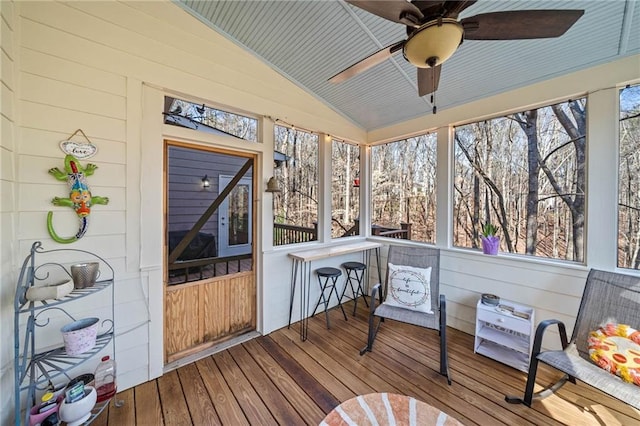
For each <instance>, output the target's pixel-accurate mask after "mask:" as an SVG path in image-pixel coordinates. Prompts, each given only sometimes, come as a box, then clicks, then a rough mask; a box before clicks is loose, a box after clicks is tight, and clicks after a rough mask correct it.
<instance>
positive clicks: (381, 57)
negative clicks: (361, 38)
mask: <svg viewBox="0 0 640 426" xmlns="http://www.w3.org/2000/svg"><path fill="white" fill-rule="evenodd" d="M404 42H405V40H402V41H399V42H397V43H394V44H392V45H390V46H387V47H385V48H382V49H380V50H378V51H377V52H376V53H374V54H372V55H369V56H367V57H366V58H364V59H363V60H361V61H360V62H356V63H355V64H353V65H351V66H350V67H349V68H346V69H344V70H342V71H340V72H339V73H338V74H336V75H334V76H333V77H331V78H330V79H329V81H330V82H331V83H342V82H343V81H345V80H348V79H350V78H351V77H354V76H356V75H358V74H360V73H362V72H364V71H366V70H368V69H369V68H372V67H374V66H376V65H378V64H379V63H381V62H383V61H385V60H386V59H388V58H389V57H390V56H391V55H393V54H394V53H395V52H397V51H398V50H401V49H402V46H404Z"/></svg>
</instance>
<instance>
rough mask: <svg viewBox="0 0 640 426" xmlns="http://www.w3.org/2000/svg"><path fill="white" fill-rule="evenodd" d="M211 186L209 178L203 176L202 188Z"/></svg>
mask: <svg viewBox="0 0 640 426" xmlns="http://www.w3.org/2000/svg"><path fill="white" fill-rule="evenodd" d="M210 186H211V181H210V180H209V176H207V175H204V177H203V178H202V187H203V188H205V189H207V188H209V187H210Z"/></svg>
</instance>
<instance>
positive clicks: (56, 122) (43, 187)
mask: <svg viewBox="0 0 640 426" xmlns="http://www.w3.org/2000/svg"><path fill="white" fill-rule="evenodd" d="M1 4H2V9H1V10H0V13H1V14H2V20H1V35H2V56H1V58H0V59H1V61H2V86H1V88H2V92H1V94H2V99H1V101H2V115H1V117H0V118H1V119H2V142H1V143H2V144H1V145H0V149H1V151H0V153H1V154H2V155H1V157H0V159H1V161H2V172H1V182H0V183H1V185H2V187H1V189H2V193H1V194H0V195H1V201H2V208H1V221H2V231H1V232H2V238H1V239H0V240H1V242H0V244H2V258H1V261H2V263H1V264H2V287H1V289H2V321H1V324H2V329H1V336H0V337H1V338H2V344H1V346H0V347H1V351H0V365H1V367H2V376H1V380H2V383H1V391H2V398H0V400H2V403H1V404H2V406H1V407H0V412H2V419H1V420H2V421H1V422H0V423H3V424H4V423H6V422H7V421H9V419H10V418H11V417H12V412H13V405H12V403H11V396H12V394H13V373H12V364H13V349H12V348H13V344H12V342H13V327H12V326H11V324H12V323H13V321H12V319H13V315H12V312H13V307H12V302H13V294H14V289H15V278H16V276H17V273H18V268H19V263H20V262H21V260H22V258H23V257H24V256H25V255H26V254H27V253H28V251H29V248H30V246H31V244H32V243H33V242H34V241H42V242H43V245H44V247H45V248H46V249H54V248H60V247H65V246H61V245H59V244H57V243H55V242H54V241H53V240H52V239H51V238H50V237H49V235H48V232H47V230H46V215H47V212H48V211H49V210H51V211H54V217H53V219H54V227H55V229H56V231H57V232H58V234H60V235H61V236H70V235H73V234H75V232H76V231H77V228H78V219H77V216H76V215H75V212H73V211H72V210H71V209H70V208H65V207H56V206H53V205H52V204H51V202H50V201H51V198H53V197H54V196H58V197H66V196H67V194H68V188H67V186H66V184H65V183H64V182H59V181H56V180H55V179H54V178H53V177H51V176H50V175H49V174H48V173H47V170H48V169H50V168H52V167H59V168H62V167H63V165H64V163H63V157H64V154H63V153H62V152H61V151H60V149H59V147H58V144H59V142H60V141H62V140H65V139H67V138H68V137H69V136H70V135H71V134H72V133H73V132H74V131H75V130H76V129H82V130H83V131H84V132H85V134H86V135H87V136H88V137H89V138H90V139H91V141H92V142H93V143H94V144H95V145H96V146H97V147H98V153H97V155H96V156H95V157H93V158H91V159H90V160H88V161H81V164H83V165H85V164H86V163H87V162H92V163H95V164H97V165H98V169H97V170H96V172H95V174H94V175H93V176H90V177H89V178H88V183H89V186H90V187H91V190H92V192H93V194H94V195H100V196H107V197H109V200H110V201H109V204H108V205H104V206H103V205H97V206H94V208H92V213H91V216H90V225H89V230H88V232H87V234H86V235H85V236H84V237H83V238H82V239H81V240H79V241H77V242H75V243H73V244H72V245H71V246H66V247H71V248H76V249H82V250H89V251H93V252H95V253H97V254H98V255H100V256H102V257H104V258H105V259H106V260H107V261H109V262H110V263H111V264H112V265H113V266H114V269H115V292H116V305H115V312H116V335H117V341H116V359H117V361H118V365H119V374H118V376H119V377H118V379H119V388H120V389H121V390H123V389H126V388H127V387H130V386H133V385H135V384H137V383H140V382H143V381H146V380H148V379H149V378H152V377H156V376H158V375H160V374H162V366H163V355H162V354H163V349H162V345H163V341H162V330H163V328H162V327H163V325H162V323H163V313H162V297H163V287H162V270H161V267H162V263H163V260H162V253H163V249H162V241H163V237H162V235H163V231H164V229H163V208H162V199H163V193H164V187H163V182H162V165H163V161H162V155H163V154H162V152H163V151H162V150H163V143H164V139H165V138H172V139H174V140H179V141H183V142H184V141H190V142H198V143H206V144H209V145H214V144H215V145H219V146H225V145H226V146H227V148H238V145H237V144H236V143H235V139H234V140H233V141H231V140H226V139H224V138H223V142H217V141H216V142H212V140H211V139H208V138H207V137H202V138H201V137H200V135H196V134H195V132H193V131H190V130H185V129H177V128H175V129H169V130H166V129H167V128H168V127H170V126H164V125H162V124H161V123H162V115H161V113H162V106H163V102H162V99H163V97H164V95H165V94H167V93H169V94H170V95H177V94H179V95H180V96H181V97H183V98H186V99H194V100H199V101H203V102H206V103H207V105H212V106H223V107H224V106H225V105H229V106H232V107H233V108H234V109H236V110H240V111H250V112H251V113H253V114H256V115H258V116H260V115H261V114H264V115H267V114H268V115H271V116H274V117H279V118H281V119H285V120H287V121H290V122H294V123H296V124H297V125H299V126H307V127H315V126H321V127H322V128H324V129H327V130H328V131H331V132H332V133H333V134H336V135H342V136H343V137H346V138H349V139H352V140H363V139H364V137H365V133H364V132H363V131H362V130H361V129H358V128H357V127H355V126H354V125H353V124H351V123H350V122H349V121H348V120H346V119H344V118H343V117H340V116H338V115H337V114H335V113H334V112H333V111H332V110H330V109H329V108H328V107H326V106H325V105H324V104H321V103H320V102H318V101H316V100H315V99H314V98H312V97H311V96H310V95H308V94H307V93H305V92H303V91H302V90H300V89H299V88H297V87H295V86H293V85H292V84H291V83H290V82H289V81H288V80H286V79H285V78H283V77H282V76H280V75H277V74H276V73H275V72H274V71H273V70H271V69H270V68H269V67H268V66H266V65H264V64H261V63H260V62H259V61H258V60H256V59H255V58H252V57H251V56H250V55H249V54H247V53H246V52H244V51H242V50H241V49H239V48H238V47H237V46H235V45H234V44H232V43H230V42H229V41H227V40H225V39H224V38H223V37H221V36H218V35H216V34H215V33H213V32H211V30H210V29H209V28H207V27H205V26H204V25H203V24H201V23H200V22H198V21H197V20H195V19H194V18H193V17H191V16H189V15H188V14H187V13H185V12H184V11H183V10H181V9H180V8H179V7H177V6H175V5H173V4H172V3H171V2H169V1H162V2H142V3H121V2H86V3H82V2H77V3H74V2H71V3H60V2H54V1H41V2H21V3H18V4H16V5H14V3H12V2H7V1H3V2H1ZM17 27H19V29H20V31H19V35H20V37H19V43H17V42H16V40H17V37H16V36H15V34H14V29H15V28H17ZM16 58H18V59H19V60H18V59H16ZM18 88H20V90H18ZM151 88H153V89H151ZM145 90H152V91H154V90H155V91H157V92H155V93H157V94H158V96H157V97H156V96H153V97H152V98H151V102H152V103H151V104H147V103H145V102H147V101H148V99H145V97H144V93H145ZM147 117H148V118H149V120H150V121H151V122H154V123H155V124H151V126H147V125H146V124H145V119H146V118H147ZM14 123H15V124H14ZM14 126H15V130H14ZM149 128H151V129H152V131H151V132H149V131H148V129H149ZM156 130H159V132H157V133H156ZM165 130H166V131H165ZM13 135H16V137H15V138H14V137H13ZM269 137H270V138H272V137H273V136H272V134H271V135H270V136H269ZM231 139H233V138H231ZM74 140H77V141H80V140H82V137H81V136H76V137H75V138H74ZM203 141H204V142H203ZM272 146H273V143H272V141H267V143H258V144H256V143H253V146H252V147H251V148H249V147H248V145H247V146H242V147H239V148H238V149H241V150H243V151H245V152H253V153H257V154H259V155H260V158H264V159H265V160H264V162H265V163H266V164H267V167H265V168H264V169H265V170H267V169H268V172H269V173H270V172H271V170H270V163H272V155H273V154H272ZM265 148H269V150H268V151H264V150H265ZM264 152H268V154H264V155H263V153H264ZM147 161H151V162H152V164H151V165H149V164H148V163H147ZM262 172H263V166H262V165H261V164H257V165H256V168H255V171H254V173H262ZM145 173H146V174H145ZM262 180H263V178H262V177H261V179H259V181H262ZM258 191H259V192H260V193H262V188H259V189H258ZM14 194H15V195H14ZM261 198H262V194H261V195H260V197H258V200H257V201H256V203H257V204H256V207H257V208H256V213H255V214H258V215H261V214H262V208H261V206H260V202H261ZM143 199H144V200H145V201H150V202H149V203H145V202H143V201H142V200H143ZM258 240H259V241H262V236H260V238H258ZM69 309H70V310H71V313H72V314H73V315H80V316H81V315H88V314H90V313H94V314H99V315H101V316H103V315H106V314H107V312H108V309H109V301H108V300H107V299H105V298H100V297H98V298H96V299H95V300H93V301H91V302H90V303H88V304H85V305H82V306H75V304H74V305H69ZM61 321H62V320H61ZM259 323H261V321H260V320H259ZM52 339H54V340H55V336H53V337H52ZM93 367H95V365H93V364H92V363H87V364H85V365H84V366H83V367H82V368H83V369H86V370H91V369H92V368H93ZM5 394H6V396H5Z"/></svg>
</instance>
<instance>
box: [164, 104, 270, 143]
mask: <svg viewBox="0 0 640 426" xmlns="http://www.w3.org/2000/svg"><path fill="white" fill-rule="evenodd" d="M164 105H165V110H164V122H165V124H171V125H174V126H180V127H186V128H189V129H193V130H198V131H201V132H207V133H217V134H227V135H231V136H235V137H238V138H240V139H245V140H248V141H251V142H257V141H258V120H257V119H256V118H253V117H247V116H244V115H240V114H236V113H233V112H229V111H223V110H220V109H216V108H211V107H208V106H206V105H204V104H201V105H200V104H194V103H193V102H189V101H185V100H182V99H176V98H172V97H169V96H165V102H164Z"/></svg>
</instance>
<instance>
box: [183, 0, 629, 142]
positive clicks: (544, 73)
mask: <svg viewBox="0 0 640 426" xmlns="http://www.w3.org/2000/svg"><path fill="white" fill-rule="evenodd" d="M178 4H180V5H181V6H182V7H183V8H184V9H185V10H187V11H188V12H189V13H191V14H193V15H195V16H196V17H198V18H199V19H201V20H202V21H203V22H205V23H207V24H208V25H210V26H211V27H212V28H214V29H215V30H216V31H218V32H220V33H222V34H223V35H225V36H227V37H228V38H229V39H231V40H233V41H234V42H236V43H237V44H239V45H241V46H243V47H244V48H245V49H247V50H248V51H250V52H252V53H253V54H254V55H256V56H257V57H259V58H260V59H262V60H263V61H264V62H266V63H268V64H269V65H270V66H271V67H272V68H274V69H275V70H277V71H278V72H280V73H281V74H282V75H284V76H286V77H287V78H288V79H289V80H291V81H292V82H294V83H295V84H297V85H298V86H300V87H302V88H304V89H305V90H307V91H308V92H309V93H312V94H313V95H314V96H316V97H317V98H318V99H320V100H322V101H323V102H324V103H326V104H327V105H329V106H331V107H332V108H333V109H334V110H336V111H337V112H339V113H340V114H342V115H344V116H345V117H348V118H349V119H351V120H352V121H353V122H354V123H356V124H357V125H359V126H360V127H362V128H364V129H365V130H368V131H369V130H373V129H377V128H381V127H385V126H389V125H392V124H396V123H399V122H402V121H405V120H408V119H411V118H415V117H418V116H422V115H425V114H430V113H431V111H432V104H431V102H430V96H429V95H427V96H424V97H419V96H418V90H417V85H416V68H415V67H414V66H413V65H411V64H409V63H408V62H407V61H406V60H405V59H404V58H403V56H402V53H400V52H398V53H397V54H395V55H393V56H392V57H391V58H390V59H387V60H385V61H384V62H382V63H381V64H379V65H377V66H375V67H373V68H371V69H369V70H367V71H365V72H363V73H361V74H359V75H357V76H355V77H353V78H351V79H349V80H347V81H345V82H343V83H338V84H335V83H330V82H328V79H329V78H330V77H331V76H333V75H335V74H336V73H338V72H340V71H341V70H343V69H345V68H347V67H348V66H350V65H352V64H353V63H355V62H358V61H359V60H361V59H363V58H364V57H366V56H368V55H370V54H372V53H374V52H376V51H377V50H379V49H381V48H382V47H385V46H388V45H390V44H392V43H394V42H397V41H400V40H403V39H405V38H406V35H407V34H406V28H405V26H404V25H402V24H398V23H394V22H391V21H388V20H385V19H383V18H380V17H378V16H375V15H372V14H371V13H368V12H366V11H364V10H362V9H359V8H357V7H355V6H353V5H350V4H347V3H345V2H344V1H342V0H322V1H319V0H316V1H302V0H297V1H291V0H289V1H283V0H260V1H238V0H231V1H210V0H203V1H199V0H178ZM528 9H583V10H584V11H585V13H584V15H583V16H582V17H581V18H580V19H579V20H578V22H577V23H576V24H575V25H573V27H571V28H570V29H569V30H568V31H567V32H566V33H565V34H564V35H563V36H561V37H559V38H551V39H537V40H509V41H478V40H465V41H464V43H463V44H462V45H461V46H460V48H459V49H458V50H457V51H456V53H454V55H453V56H452V57H451V58H450V59H449V60H448V61H447V62H445V63H444V64H443V66H442V75H441V77H440V84H439V88H438V90H437V92H436V98H435V104H436V105H437V107H438V111H442V110H444V109H446V108H451V107H455V106H459V105H462V104H465V103H467V102H470V101H474V100H478V99H482V98H485V97H487V96H491V95H495V94H498V93H501V92H505V91H508V90H512V89H516V88H518V87H522V86H526V85H529V84H532V83H535V82H539V81H543V80H547V79H549V78H553V77H556V76H560V75H563V74H566V73H569V72H573V71H577V70H580V69H584V68H588V67H592V66H595V65H598V64H602V63H606V62H610V61H613V60H616V59H620V58H622V57H625V56H630V55H634V54H639V53H640V2H638V1H636V0H629V1H610V0H609V1H605V0H599V1H583V0H576V1H567V0H555V1H502V0H501V1H495V0H479V1H478V2H476V3H475V4H474V5H472V6H470V7H469V8H467V9H466V10H464V11H463V12H462V13H461V14H460V16H459V18H460V19H463V18H465V17H469V16H474V15H477V14H480V13H487V12H497V11H506V10H528ZM638 77H639V78H640V69H639V70H638Z"/></svg>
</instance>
